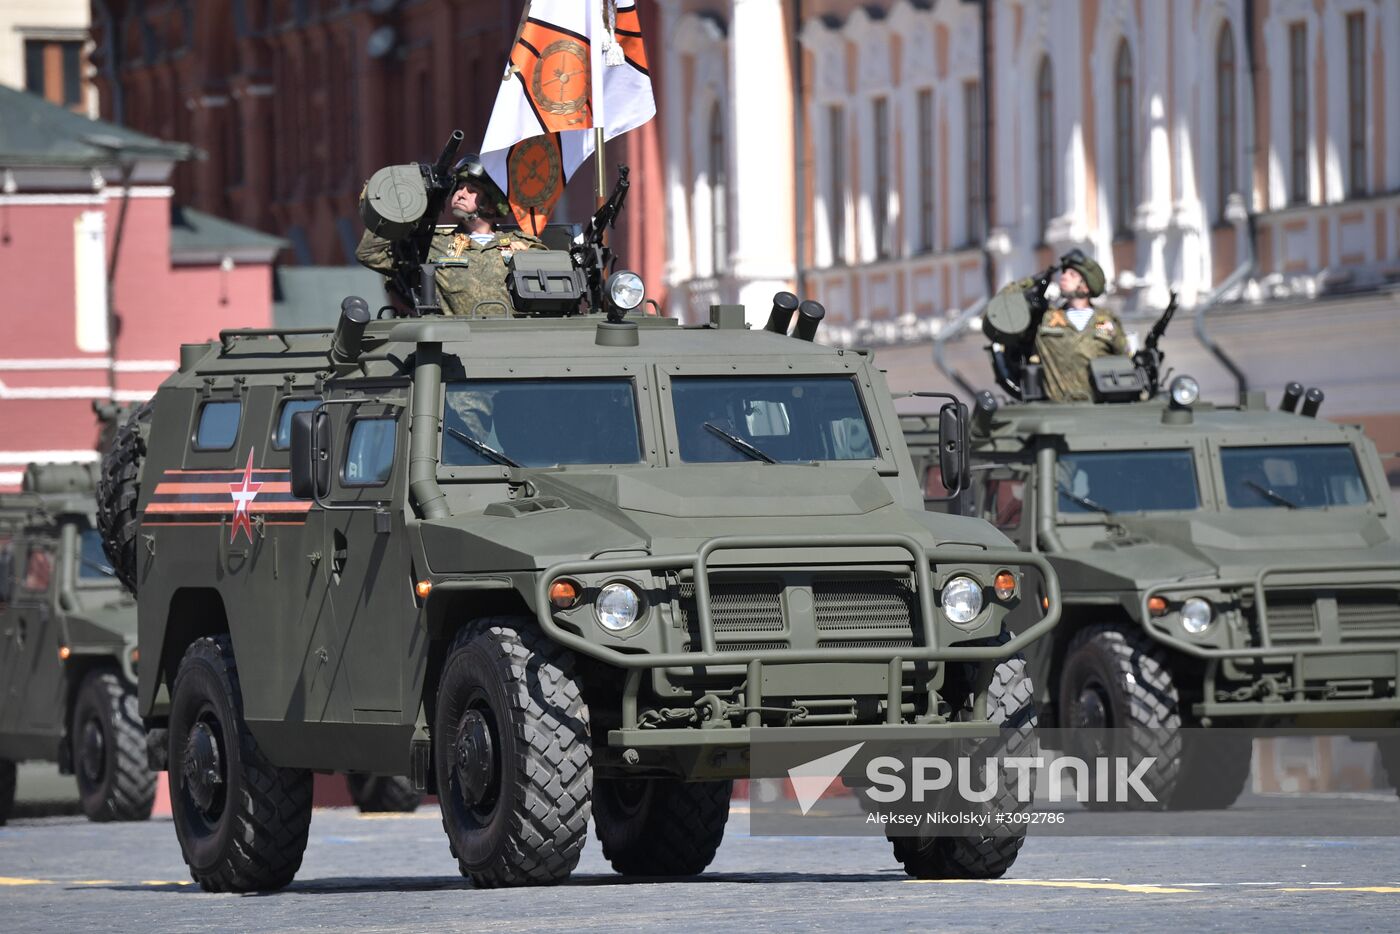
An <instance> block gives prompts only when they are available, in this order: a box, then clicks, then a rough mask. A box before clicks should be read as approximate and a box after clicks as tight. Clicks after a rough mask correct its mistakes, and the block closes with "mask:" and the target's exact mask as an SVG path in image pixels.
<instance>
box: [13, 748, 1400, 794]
mask: <svg viewBox="0 0 1400 934" xmlns="http://www.w3.org/2000/svg"><path fill="white" fill-rule="evenodd" d="M1377 745H1379V746H1380V749H1381V765H1382V766H1383V767H1384V768H1385V774H1386V777H1387V778H1389V779H1390V783H1391V784H1392V785H1394V786H1395V793H1396V794H1397V795H1400V739H1383V740H1381V741H1380V742H1379V743H1378V744H1377ZM0 803H3V802H0Z"/></svg>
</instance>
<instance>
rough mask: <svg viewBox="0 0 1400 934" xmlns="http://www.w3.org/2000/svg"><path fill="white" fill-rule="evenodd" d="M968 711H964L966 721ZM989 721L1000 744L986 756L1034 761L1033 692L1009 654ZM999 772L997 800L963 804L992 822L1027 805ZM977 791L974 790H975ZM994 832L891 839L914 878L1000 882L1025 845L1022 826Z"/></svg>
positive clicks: (995, 680) (992, 692) (1022, 663)
mask: <svg viewBox="0 0 1400 934" xmlns="http://www.w3.org/2000/svg"><path fill="white" fill-rule="evenodd" d="M967 713H968V711H966V710H964V711H963V714H964V718H965V716H966V714H967ZM987 716H988V719H990V720H991V721H992V722H993V723H997V724H999V725H1000V726H1001V727H1002V733H1001V736H1000V738H999V739H997V740H993V741H991V742H992V745H991V746H989V747H987V748H986V749H985V750H984V752H985V753H986V754H989V755H994V756H996V757H998V758H999V759H1006V758H1011V757H1033V756H1034V755H1035V752H1036V748H1037V740H1036V737H1035V732H1034V731H1035V727H1036V723H1037V714H1036V706H1035V688H1034V686H1033V685H1032V683H1031V678H1030V673H1029V672H1028V671H1027V670H1026V660H1025V659H1024V658H1023V657H1022V656H1020V655H1013V656H1012V657H1011V658H1008V659H1006V660H1005V661H1003V662H1001V663H1000V664H999V665H997V667H996V670H995V671H994V672H993V675H992V683H991V686H990V688H989V692H988V704H987ZM1010 774H1011V773H1010V771H1009V770H1007V769H1005V768H1003V769H1002V772H1001V774H1000V775H999V776H998V786H997V795H996V797H995V798H993V799H992V800H991V801H989V802H987V803H985V804H981V805H975V804H974V805H966V806H964V809H967V810H975V811H978V812H981V813H985V814H987V815H989V817H990V818H991V819H993V820H994V819H995V817H996V815H997V814H998V813H1000V814H1011V813H1021V812H1024V811H1026V810H1028V809H1029V808H1030V803H1029V802H1022V801H1020V800H1018V796H1017V793H1016V792H1017V789H1016V786H1015V785H1014V784H1013V783H1012V782H1011V781H1010V780H1009V779H1010ZM974 787H975V786H974ZM992 827H993V828H994V829H993V832H991V833H986V834H979V835H959V836H942V837H927V836H910V837H903V836H898V837H891V838H890V841H891V843H892V844H893V845H894V856H895V859H897V860H899V862H900V863H901V864H902V865H903V866H904V871H905V872H907V873H908V874H909V875H911V876H913V877H914V878H916V879H1000V878H1001V877H1002V876H1004V875H1005V874H1006V872H1007V870H1009V869H1010V868H1011V866H1012V864H1013V863H1015V862H1016V857H1017V855H1018V854H1019V853H1020V851H1021V846H1022V845H1023V844H1024V843H1025V841H1026V825H1025V824H1022V823H1007V824H1002V825H999V826H998V825H996V824H993V825H992Z"/></svg>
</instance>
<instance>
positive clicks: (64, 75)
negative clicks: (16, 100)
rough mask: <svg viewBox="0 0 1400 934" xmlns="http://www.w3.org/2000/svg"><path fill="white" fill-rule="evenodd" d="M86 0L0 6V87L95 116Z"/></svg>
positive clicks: (30, 0) (15, 0)
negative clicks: (26, 93) (36, 96)
mask: <svg viewBox="0 0 1400 934" xmlns="http://www.w3.org/2000/svg"><path fill="white" fill-rule="evenodd" d="M88 7H89V0H7V2H5V3H0V85H3V86H5V87H9V88H14V89H15V90H18V91H28V92H29V93H31V94H37V95H38V96H39V97H42V98H44V99H45V100H47V101H48V102H49V103H51V104H56V105H57V106H59V107H65V108H67V109H69V110H72V111H74V112H75V113H81V114H85V115H87V116H89V117H96V116H97V114H98V100H97V88H96V87H95V86H94V85H93V82H92V66H91V65H90V64H89V57H90V55H91V53H92V42H91V40H90V39H89V37H88V14H89V10H88Z"/></svg>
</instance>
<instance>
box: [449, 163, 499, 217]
mask: <svg viewBox="0 0 1400 934" xmlns="http://www.w3.org/2000/svg"><path fill="white" fill-rule="evenodd" d="M452 175H453V177H455V178H456V179H457V185H458V187H461V186H462V185H464V184H466V183H467V182H471V183H472V184H473V185H475V186H477V187H478V188H480V189H481V190H482V191H484V192H485V193H486V197H487V198H489V199H490V200H491V202H492V205H493V206H494V207H495V209H496V213H497V214H500V215H501V216H503V217H509V216H510V204H509V203H508V201H507V199H506V193H505V192H503V191H501V186H499V185H497V184H496V182H495V181H494V180H493V179H492V178H491V176H490V175H489V174H487V172H486V166H484V165H482V164H481V157H480V156H478V155H476V154H475V153H468V154H467V155H465V156H463V157H462V158H460V159H458V160H457V164H456V165H454V166H453V167H452Z"/></svg>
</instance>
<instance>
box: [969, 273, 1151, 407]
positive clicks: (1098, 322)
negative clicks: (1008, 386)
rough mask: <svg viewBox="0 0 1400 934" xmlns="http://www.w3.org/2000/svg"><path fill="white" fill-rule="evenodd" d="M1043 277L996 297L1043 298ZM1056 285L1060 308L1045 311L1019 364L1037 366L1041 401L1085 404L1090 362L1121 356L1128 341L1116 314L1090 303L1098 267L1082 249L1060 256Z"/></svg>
mask: <svg viewBox="0 0 1400 934" xmlns="http://www.w3.org/2000/svg"><path fill="white" fill-rule="evenodd" d="M1054 268H1055V267H1051V269H1050V270H1047V273H1048V272H1052V271H1054ZM1048 278H1049V276H1048V275H1047V274H1045V273H1042V274H1040V275H1039V276H1031V277H1028V278H1025V279H1021V280H1018V281H1016V282H1012V283H1010V284H1009V285H1007V286H1005V287H1004V288H1003V289H1002V290H1001V293H1000V294H1001V295H1005V294H1008V293H1012V292H1027V293H1028V292H1031V291H1037V292H1038V293H1039V294H1043V292H1044V286H1045V285H1047V284H1048ZM1059 286H1060V295H1061V296H1062V297H1063V298H1064V304H1063V305H1062V306H1061V307H1058V308H1049V309H1046V310H1045V314H1044V317H1042V318H1041V319H1040V325H1039V327H1037V328H1036V331H1035V343H1034V353H1033V354H1031V355H1030V356H1029V357H1023V358H1022V359H1024V360H1026V362H1028V363H1031V364H1036V363H1038V364H1040V369H1041V374H1042V381H1043V385H1044V391H1045V397H1046V398H1049V399H1050V400H1052V401H1054V402H1082V401H1088V400H1091V399H1093V397H1094V394H1093V388H1092V383H1091V378H1090V369H1089V363H1090V361H1092V360H1094V359H1095V358H1097V357H1107V356H1123V355H1126V354H1127V353H1128V340H1127V337H1126V335H1125V334H1124V333H1123V322H1122V321H1120V320H1119V319H1118V316H1117V315H1116V314H1114V313H1113V312H1111V311H1109V310H1107V309H1105V308H1095V307H1094V305H1093V299H1095V298H1098V297H1099V296H1100V295H1102V294H1103V290H1104V274H1103V268H1102V267H1101V266H1099V264H1098V263H1096V262H1095V261H1094V260H1093V259H1091V258H1089V257H1088V256H1086V255H1085V254H1084V252H1083V251H1082V250H1071V251H1069V252H1068V253H1066V254H1065V255H1064V256H1062V257H1060V262H1059ZM1042 307H1043V306H1042ZM988 323H989V322H988ZM984 326H985V325H984ZM989 333H990V332H989ZM992 336H994V337H995V335H994V334H993V335H992ZM1028 349H1029V348H1028Z"/></svg>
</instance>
